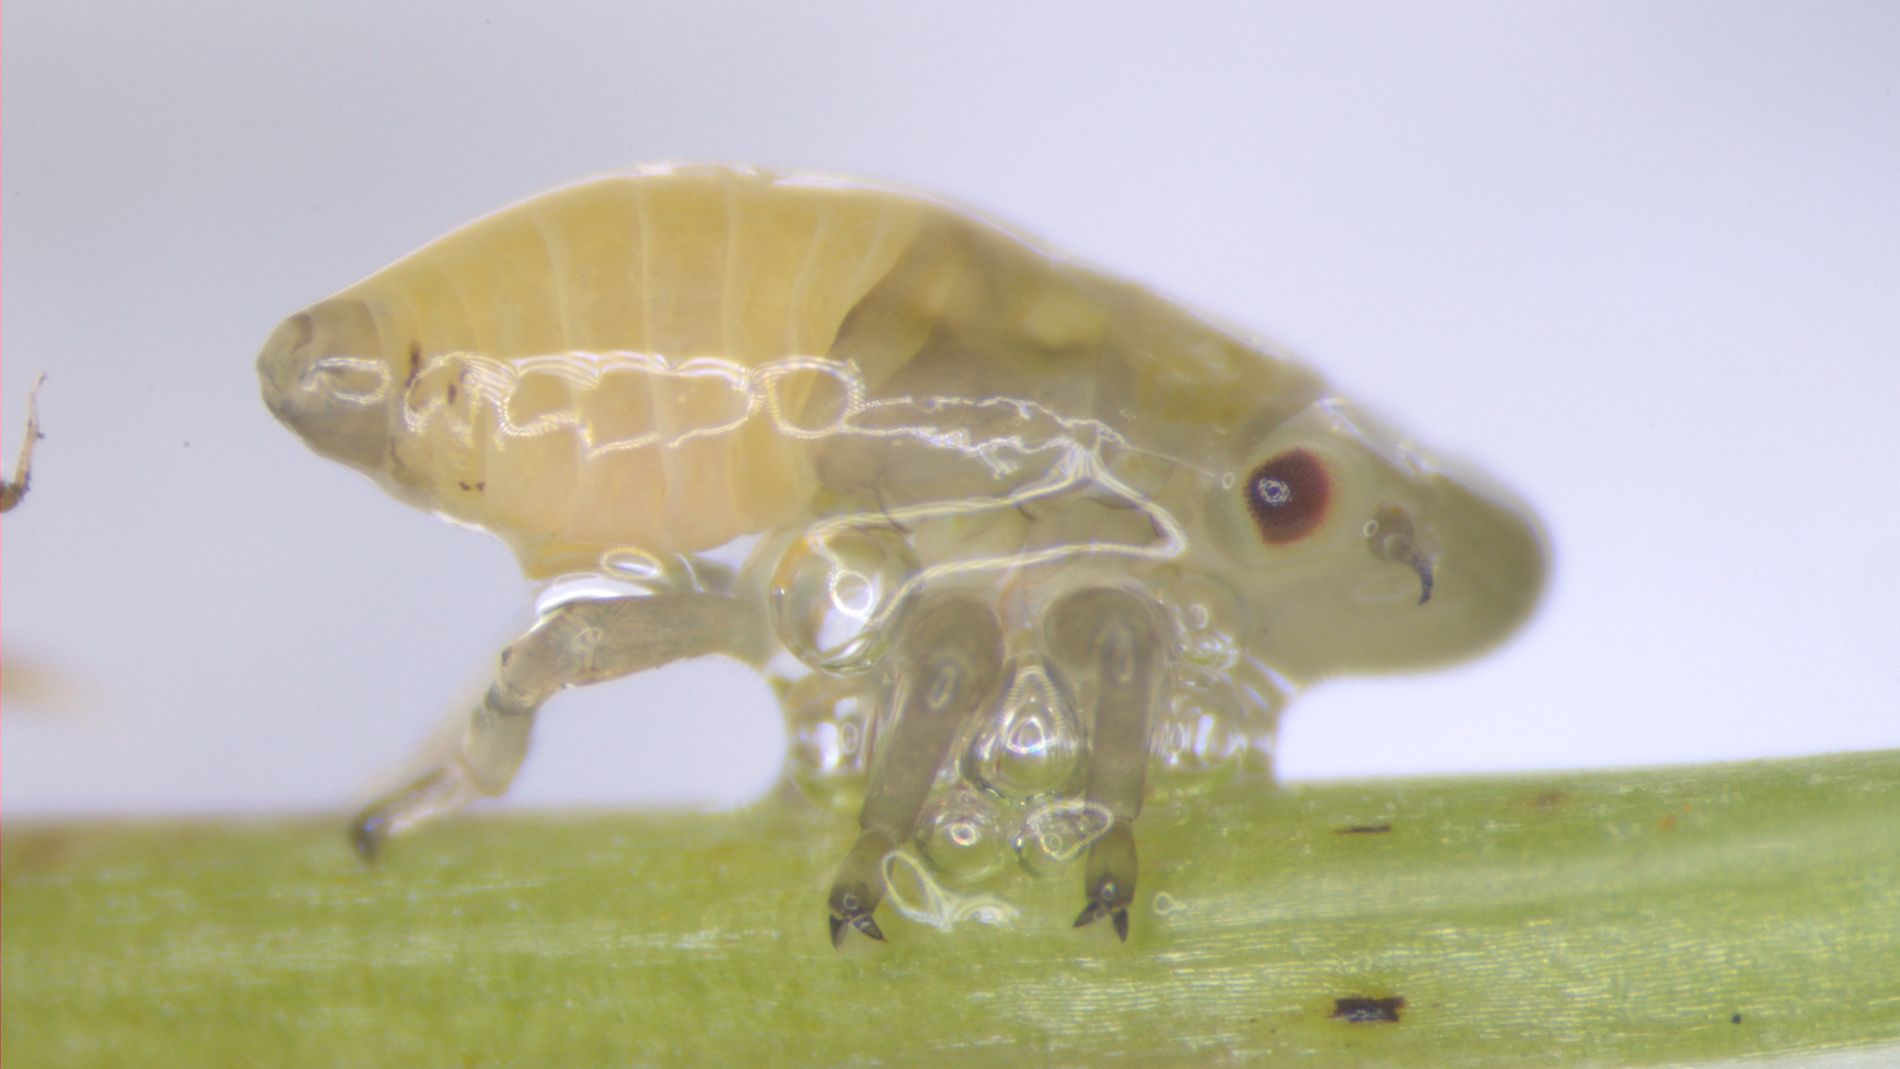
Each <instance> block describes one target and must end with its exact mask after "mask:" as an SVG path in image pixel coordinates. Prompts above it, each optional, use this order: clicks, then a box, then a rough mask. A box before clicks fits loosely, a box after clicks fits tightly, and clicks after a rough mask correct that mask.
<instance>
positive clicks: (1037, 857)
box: [1016, 798, 1111, 876]
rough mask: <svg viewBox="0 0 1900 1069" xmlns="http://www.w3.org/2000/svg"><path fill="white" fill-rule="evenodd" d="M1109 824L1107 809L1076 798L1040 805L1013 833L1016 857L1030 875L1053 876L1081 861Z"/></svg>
mask: <svg viewBox="0 0 1900 1069" xmlns="http://www.w3.org/2000/svg"><path fill="white" fill-rule="evenodd" d="M1110 823H1111V820H1110V818H1109V814H1108V810H1107V809H1104V808H1103V807H1101V806H1099V805H1096V804H1094V803H1092V802H1085V801H1083V800H1081V799H1078V798H1071V799H1067V800H1064V801H1060V802H1053V803H1051V804H1049V805H1046V806H1042V807H1040V808H1038V809H1037V810H1035V811H1034V812H1032V813H1030V814H1029V817H1028V819H1026V820H1024V821H1023V825H1022V828H1021V829H1020V830H1018V831H1017V833H1016V854H1017V857H1019V858H1020V859H1021V860H1022V863H1023V868H1025V869H1027V870H1028V871H1029V872H1030V874H1031V875H1034V876H1054V875H1056V874H1058V873H1061V872H1064V871H1066V870H1068V869H1069V867H1070V866H1072V865H1074V864H1075V863H1076V862H1077V861H1079V860H1081V858H1082V855H1083V854H1085V853H1087V852H1088V848H1089V844H1090V843H1092V842H1094V841H1095V840H1097V839H1099V838H1101V837H1102V835H1103V834H1105V833H1106V832H1107V831H1108V828H1109V824H1110Z"/></svg>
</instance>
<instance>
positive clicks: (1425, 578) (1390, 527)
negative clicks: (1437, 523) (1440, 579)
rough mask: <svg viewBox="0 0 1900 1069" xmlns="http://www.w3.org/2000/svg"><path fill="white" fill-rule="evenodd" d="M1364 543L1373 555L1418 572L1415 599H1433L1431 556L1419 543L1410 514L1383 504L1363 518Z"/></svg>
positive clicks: (1419, 600) (1396, 507) (1420, 601)
mask: <svg viewBox="0 0 1900 1069" xmlns="http://www.w3.org/2000/svg"><path fill="white" fill-rule="evenodd" d="M1366 545H1367V547H1368V548H1370V549H1371V550H1372V555H1373V556H1375V557H1380V558H1383V559H1385V560H1389V561H1393V562H1395V563H1398V564H1403V565H1405V566H1406V567H1408V568H1410V569H1412V570H1413V571H1414V572H1417V573H1418V585H1419V592H1418V603H1419V604H1420V605H1423V604H1425V603H1426V602H1428V601H1430V600H1432V557H1431V554H1429V553H1427V552H1425V549H1424V547H1423V546H1421V545H1419V540H1418V537H1417V536H1416V535H1415V534H1414V533H1413V530H1412V517H1411V516H1410V515H1408V514H1407V513H1406V511H1405V510H1404V509H1402V508H1400V507H1399V506H1397V505H1386V506H1384V507H1382V508H1381V509H1379V511H1378V512H1376V513H1374V514H1373V516H1372V519H1370V520H1368V521H1367V522H1366Z"/></svg>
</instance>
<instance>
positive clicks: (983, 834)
mask: <svg viewBox="0 0 1900 1069" xmlns="http://www.w3.org/2000/svg"><path fill="white" fill-rule="evenodd" d="M917 839H918V843H917V845H918V847H919V848H920V849H922V850H923V853H924V856H925V857H926V858H928V859H929V860H930V863H931V864H932V865H933V866H935V867H936V870H937V872H938V873H939V874H941V875H942V876H943V877H944V879H946V880H949V881H950V882H952V883H959V884H969V883H975V882H976V881H978V880H981V879H983V878H984V877H986V876H989V875H991V874H992V873H994V872H996V870H997V869H1000V868H1002V866H1003V862H1004V860H1005V859H1007V858H1008V857H1009V845H1008V843H1007V842H1006V841H1005V840H1004V838H1003V829H1002V827H1001V825H999V824H998V822H997V819H996V813H995V810H994V809H993V808H992V807H991V805H990V804H989V802H988V801H987V800H985V799H984V798H983V796H982V795H980V794H978V793H977V792H975V791H973V790H970V789H968V788H964V789H961V790H953V791H950V792H948V793H946V794H943V795H940V796H938V797H937V798H936V799H934V800H933V801H931V803H930V804H929V805H927V806H925V807H924V812H923V816H922V819H921V820H920V821H919V827H918V833H917Z"/></svg>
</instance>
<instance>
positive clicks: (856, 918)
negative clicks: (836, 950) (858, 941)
mask: <svg viewBox="0 0 1900 1069" xmlns="http://www.w3.org/2000/svg"><path fill="white" fill-rule="evenodd" d="M825 919H826V920H827V921H829V922H830V923H831V945H832V946H834V947H842V946H844V937H845V933H846V932H849V931H850V930H851V929H853V928H856V929H857V930H858V931H860V932H863V933H864V934H865V935H867V936H869V937H870V938H872V939H875V940H877V941H878V942H880V943H882V942H884V932H883V931H882V930H881V929H879V928H878V926H877V921H876V920H874V919H872V917H871V915H870V914H869V913H858V914H855V915H853V916H849V917H840V916H838V915H837V914H836V913H833V914H830V915H828V916H827V917H826V918H825Z"/></svg>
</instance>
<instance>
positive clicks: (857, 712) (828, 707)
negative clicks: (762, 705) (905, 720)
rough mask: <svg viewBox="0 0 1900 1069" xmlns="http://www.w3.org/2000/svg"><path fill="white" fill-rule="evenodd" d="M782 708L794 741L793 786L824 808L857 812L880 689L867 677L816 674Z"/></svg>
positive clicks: (787, 692)
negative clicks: (848, 677) (844, 677)
mask: <svg viewBox="0 0 1900 1069" xmlns="http://www.w3.org/2000/svg"><path fill="white" fill-rule="evenodd" d="M780 705H781V707H782V708H783V710H784V712H785V726H786V730H787V732H788V734H789V735H790V736H791V753H790V755H789V759H788V761H787V764H788V767H789V768H790V770H791V774H792V782H794V783H796V784H798V788H799V790H800V791H802V792H804V794H805V796H806V797H807V798H810V799H811V800H812V801H814V802H817V803H818V804H819V805H822V806H825V807H827V808H829V809H833V810H837V811H840V812H856V811H857V809H858V807H859V806H860V805H862V804H863V802H864V786H865V772H866V769H868V768H869V767H870V759H871V747H872V743H873V741H874V736H875V734H876V725H875V721H874V719H873V714H874V712H875V710H876V708H877V702H876V687H875V686H874V685H872V684H871V682H870V681H868V680H866V679H863V678H862V677H859V678H854V679H841V678H839V677H837V676H828V675H825V674H823V673H820V672H814V673H812V674H810V675H807V676H805V677H804V678H803V679H799V680H797V681H795V682H793V683H790V684H789V685H786V686H785V687H784V690H783V694H782V696H781V698H780Z"/></svg>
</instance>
